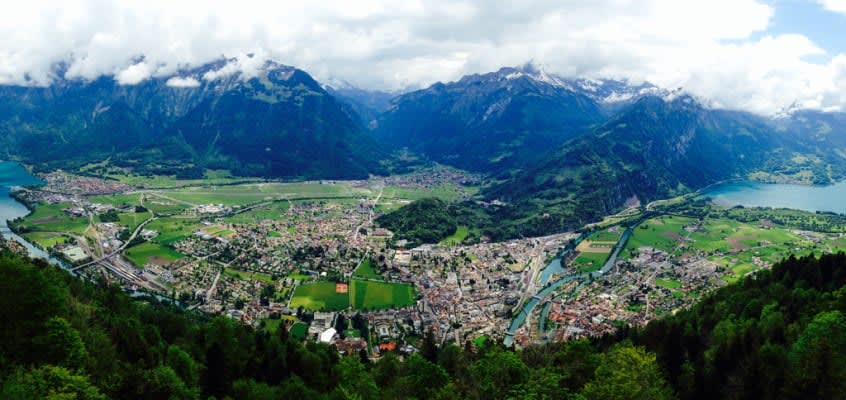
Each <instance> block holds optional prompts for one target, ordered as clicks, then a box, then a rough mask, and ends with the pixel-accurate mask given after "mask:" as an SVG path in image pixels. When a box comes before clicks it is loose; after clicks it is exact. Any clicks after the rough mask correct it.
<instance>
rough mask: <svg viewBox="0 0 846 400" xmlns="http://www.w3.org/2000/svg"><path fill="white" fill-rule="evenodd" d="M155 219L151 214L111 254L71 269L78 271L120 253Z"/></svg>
mask: <svg viewBox="0 0 846 400" xmlns="http://www.w3.org/2000/svg"><path fill="white" fill-rule="evenodd" d="M155 219H156V217H155V216H151V217H150V218H147V220H146V221H144V222H142V223H140V224H138V227H136V228H135V230H134V231H133V232H132V235H131V236H129V239H127V240H126V241H125V242H123V244H121V245H120V247H118V248H117V249H115V251H113V252H111V253H109V254H106V255H105V256H103V257H100V258H96V259H94V260H93V261H89V262H87V263H85V264H81V265H78V266H76V267H73V268H71V271H77V270H80V269H82V268H85V267H89V266H91V265H94V264H98V263H100V262H101V261H104V260H108V259H109V258H112V257H114V256H116V255H118V254H120V252H122V251H123V250H124V249H126V247H127V246H129V244H130V243H132V240H134V239H135V238H136V237H137V236H138V234H139V233H140V232H141V230H143V229H144V226H146V225H147V224H149V223H150V222H152V221H153V220H155Z"/></svg>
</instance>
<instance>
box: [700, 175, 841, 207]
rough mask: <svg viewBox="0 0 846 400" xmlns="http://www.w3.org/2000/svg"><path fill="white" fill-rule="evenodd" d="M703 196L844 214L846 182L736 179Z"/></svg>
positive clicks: (725, 202)
mask: <svg viewBox="0 0 846 400" xmlns="http://www.w3.org/2000/svg"><path fill="white" fill-rule="evenodd" d="M702 195H703V196H708V197H711V198H712V199H713V200H714V202H715V203H717V204H719V205H723V206H737V205H741V206H744V207H773V208H792V209H796V210H805V211H832V212H836V213H846V181H844V182H839V183H836V184H834V185H829V186H804V185H787V184H771V183H754V182H736V183H728V184H725V185H719V186H715V187H713V188H711V189H708V190H706V191H705V192H703V193H702Z"/></svg>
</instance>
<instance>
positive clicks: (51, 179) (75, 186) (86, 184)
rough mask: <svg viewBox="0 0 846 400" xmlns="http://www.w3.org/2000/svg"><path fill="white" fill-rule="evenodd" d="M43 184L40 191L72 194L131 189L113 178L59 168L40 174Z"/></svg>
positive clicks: (116, 191)
mask: <svg viewBox="0 0 846 400" xmlns="http://www.w3.org/2000/svg"><path fill="white" fill-rule="evenodd" d="M41 178H42V179H44V181H45V184H44V186H43V187H41V190H42V191H45V192H54V193H63V194H72V195H102V194H113V193H123V192H128V191H130V190H132V186H129V185H127V184H125V183H121V182H118V181H113V180H106V179H100V178H94V177H88V176H80V175H73V174H68V173H65V172H63V171H61V170H58V171H54V172H51V173H48V174H42V175H41Z"/></svg>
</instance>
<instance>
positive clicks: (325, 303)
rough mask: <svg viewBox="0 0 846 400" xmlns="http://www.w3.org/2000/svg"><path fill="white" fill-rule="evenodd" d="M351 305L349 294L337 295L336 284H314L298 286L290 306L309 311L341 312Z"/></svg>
mask: <svg viewBox="0 0 846 400" xmlns="http://www.w3.org/2000/svg"><path fill="white" fill-rule="evenodd" d="M349 305H350V296H349V293H337V292H336V291H335V282H314V283H305V284H302V285H299V286H297V288H296V289H295V290H294V296H293V297H291V303H290V305H289V306H290V307H291V308H297V307H303V308H305V309H307V310H319V311H339V310H343V309H345V308H347V307H349Z"/></svg>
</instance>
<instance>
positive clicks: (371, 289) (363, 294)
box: [350, 279, 415, 310]
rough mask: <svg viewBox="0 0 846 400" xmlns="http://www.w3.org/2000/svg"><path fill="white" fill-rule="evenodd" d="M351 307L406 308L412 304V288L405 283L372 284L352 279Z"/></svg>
mask: <svg viewBox="0 0 846 400" xmlns="http://www.w3.org/2000/svg"><path fill="white" fill-rule="evenodd" d="M350 298H351V299H352V301H353V307H355V308H356V309H359V310H378V309H387V308H399V307H406V306H410V305H412V304H414V301H415V294H414V287H412V286H411V285H409V284H407V283H387V282H373V281H363V280H358V279H353V280H352V282H351V283H350Z"/></svg>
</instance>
